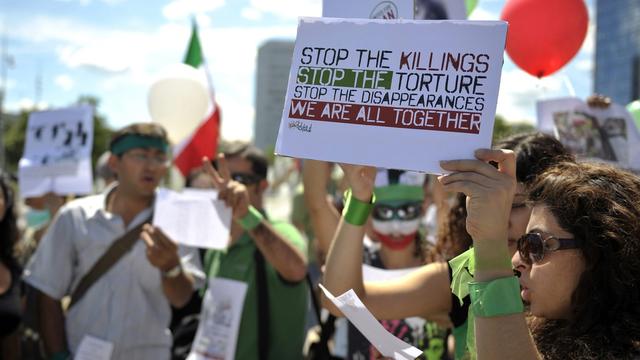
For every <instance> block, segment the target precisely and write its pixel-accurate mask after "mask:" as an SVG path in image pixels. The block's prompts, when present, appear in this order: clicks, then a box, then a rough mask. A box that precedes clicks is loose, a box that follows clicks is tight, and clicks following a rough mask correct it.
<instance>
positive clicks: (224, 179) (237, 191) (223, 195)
mask: <svg viewBox="0 0 640 360" xmlns="http://www.w3.org/2000/svg"><path fill="white" fill-rule="evenodd" d="M202 163H203V165H204V170H205V171H206V172H207V174H209V176H211V179H212V180H213V186H214V187H215V188H216V189H217V190H218V199H220V200H222V201H224V202H225V204H227V206H229V207H230V208H231V209H232V210H233V218H234V219H242V218H243V217H244V216H245V215H247V213H248V212H249V205H251V203H250V200H249V191H248V190H247V187H246V186H244V185H243V184H241V183H239V182H237V181H233V180H231V173H230V172H229V168H228V167H227V161H226V159H225V158H224V155H222V154H220V155H218V170H216V169H214V168H213V166H212V165H211V161H209V159H208V158H206V157H205V158H204V159H203V160H202Z"/></svg>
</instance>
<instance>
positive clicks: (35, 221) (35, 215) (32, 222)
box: [24, 209, 51, 230]
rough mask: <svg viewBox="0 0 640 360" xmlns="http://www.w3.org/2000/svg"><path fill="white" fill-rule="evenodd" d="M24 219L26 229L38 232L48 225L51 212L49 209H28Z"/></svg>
mask: <svg viewBox="0 0 640 360" xmlns="http://www.w3.org/2000/svg"><path fill="white" fill-rule="evenodd" d="M24 217H25V219H26V220H27V226H28V227H30V228H33V229H35V230H38V229H40V228H42V227H43V226H45V225H47V224H48V223H49V221H50V220H51V212H50V211H49V209H45V210H38V209H29V210H27V212H26V213H25V214H24Z"/></svg>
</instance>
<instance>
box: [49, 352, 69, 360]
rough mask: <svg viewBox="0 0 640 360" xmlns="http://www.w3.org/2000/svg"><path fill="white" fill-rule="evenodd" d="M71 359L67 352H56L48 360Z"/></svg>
mask: <svg viewBox="0 0 640 360" xmlns="http://www.w3.org/2000/svg"><path fill="white" fill-rule="evenodd" d="M69 359H71V354H70V353H69V352H68V351H58V352H56V353H53V354H51V356H50V357H49V360H69Z"/></svg>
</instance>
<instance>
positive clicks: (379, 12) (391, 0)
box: [322, 0, 415, 20]
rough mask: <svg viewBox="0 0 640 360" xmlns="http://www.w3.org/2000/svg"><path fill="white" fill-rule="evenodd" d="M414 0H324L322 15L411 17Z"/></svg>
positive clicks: (387, 18) (365, 17) (374, 17)
mask: <svg viewBox="0 0 640 360" xmlns="http://www.w3.org/2000/svg"><path fill="white" fill-rule="evenodd" d="M414 6H415V3H414V0H350V1H344V0H324V1H323V2H322V17H335V18H360V19H386V20H393V19H413V10H414Z"/></svg>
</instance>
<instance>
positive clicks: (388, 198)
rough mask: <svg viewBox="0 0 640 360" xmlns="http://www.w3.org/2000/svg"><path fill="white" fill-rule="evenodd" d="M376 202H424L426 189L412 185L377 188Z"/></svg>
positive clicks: (375, 191)
mask: <svg viewBox="0 0 640 360" xmlns="http://www.w3.org/2000/svg"><path fill="white" fill-rule="evenodd" d="M374 193H375V194H376V201H377V202H378V203H381V202H396V201H422V200H424V189H423V188H422V187H421V186H411V185H389V186H381V187H377V188H375V190H374Z"/></svg>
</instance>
